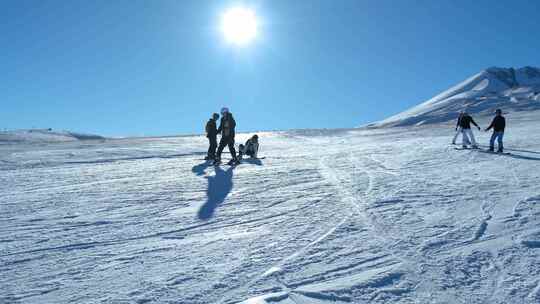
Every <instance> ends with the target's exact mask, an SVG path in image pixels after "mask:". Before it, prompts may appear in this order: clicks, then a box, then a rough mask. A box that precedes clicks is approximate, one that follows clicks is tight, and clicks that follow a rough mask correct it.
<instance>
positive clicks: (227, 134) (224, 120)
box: [214, 107, 239, 165]
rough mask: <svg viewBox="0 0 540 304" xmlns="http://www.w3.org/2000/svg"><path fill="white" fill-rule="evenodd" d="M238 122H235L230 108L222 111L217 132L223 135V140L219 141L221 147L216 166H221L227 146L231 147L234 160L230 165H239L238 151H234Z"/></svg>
mask: <svg viewBox="0 0 540 304" xmlns="http://www.w3.org/2000/svg"><path fill="white" fill-rule="evenodd" d="M235 128H236V121H234V118H233V115H232V114H231V112H230V111H229V108H226V107H224V108H222V109H221V121H220V123H219V128H218V130H217V132H218V134H221V140H220V141H219V147H218V150H217V152H216V158H215V161H214V164H216V165H219V164H220V163H221V153H222V152H223V149H224V148H225V146H228V147H229V152H231V156H232V159H231V160H230V161H229V164H230V165H233V164H238V163H239V161H238V158H237V157H236V150H235V149H234V136H235V130H234V129H235Z"/></svg>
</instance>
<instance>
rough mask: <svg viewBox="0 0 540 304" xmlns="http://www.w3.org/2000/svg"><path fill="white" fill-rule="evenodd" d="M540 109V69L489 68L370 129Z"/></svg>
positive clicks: (371, 125)
mask: <svg viewBox="0 0 540 304" xmlns="http://www.w3.org/2000/svg"><path fill="white" fill-rule="evenodd" d="M497 108H501V109H503V111H505V112H514V111H526V110H539V109H540V69H539V68H534V67H524V68H520V69H514V68H497V67H493V68H489V69H486V70H484V71H481V72H480V73H478V74H476V75H474V76H472V77H470V78H469V79H467V80H465V81H463V82H462V83H460V84H458V85H456V86H454V87H453V88H450V89H449V90H447V91H444V92H442V93H441V94H439V95H437V96H435V97H433V98H431V99H430V100H428V101H426V102H424V103H422V104H419V105H418V106H415V107H413V108H411V109H409V110H407V111H405V112H402V113H399V114H397V115H394V116H391V117H389V118H387V119H385V120H382V121H379V122H376V123H373V124H369V125H368V127H395V126H410V125H423V124H430V123H439V122H445V121H449V120H452V119H454V118H456V117H457V115H458V112H459V111H461V110H466V111H467V112H469V113H471V114H477V115H491V114H492V113H493V112H494V110H495V109H497Z"/></svg>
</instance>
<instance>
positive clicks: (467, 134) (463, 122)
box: [459, 112, 481, 149]
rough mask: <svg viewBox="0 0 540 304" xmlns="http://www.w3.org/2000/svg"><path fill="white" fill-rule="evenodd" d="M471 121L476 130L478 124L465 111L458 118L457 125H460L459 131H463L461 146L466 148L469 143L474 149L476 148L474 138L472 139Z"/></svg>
mask: <svg viewBox="0 0 540 304" xmlns="http://www.w3.org/2000/svg"><path fill="white" fill-rule="evenodd" d="M471 123H472V124H473V125H475V126H476V127H477V128H478V130H481V129H480V126H478V124H477V123H476V122H475V121H474V119H473V118H472V117H471V116H470V115H469V113H467V112H463V116H462V117H461V119H460V120H459V126H460V127H461V133H463V143H462V146H463V148H467V144H469V143H470V144H471V145H472V147H473V148H474V149H476V148H478V145H477V144H476V140H475V139H474V134H473V132H472V130H471Z"/></svg>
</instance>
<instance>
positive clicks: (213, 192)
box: [197, 166, 233, 221]
mask: <svg viewBox="0 0 540 304" xmlns="http://www.w3.org/2000/svg"><path fill="white" fill-rule="evenodd" d="M214 170H215V173H216V174H215V175H214V176H208V177H206V178H207V179H208V190H207V191H206V197H207V199H206V203H204V205H202V207H201V208H200V209H199V212H198V214H197V215H198V217H199V219H201V220H203V221H206V220H209V219H210V218H212V216H214V212H215V210H216V208H217V207H218V206H219V205H220V204H221V203H223V201H225V198H226V197H227V195H228V194H229V193H230V192H231V190H232V188H233V182H232V178H233V167H230V168H229V169H227V171H224V170H223V169H221V168H220V167H217V166H216V167H214Z"/></svg>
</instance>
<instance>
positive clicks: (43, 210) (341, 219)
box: [0, 116, 540, 304]
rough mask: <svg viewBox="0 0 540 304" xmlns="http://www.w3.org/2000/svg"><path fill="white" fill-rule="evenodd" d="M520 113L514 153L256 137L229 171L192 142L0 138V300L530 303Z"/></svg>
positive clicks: (534, 217) (368, 137)
mask: <svg viewBox="0 0 540 304" xmlns="http://www.w3.org/2000/svg"><path fill="white" fill-rule="evenodd" d="M531 121H533V120H531V119H530V117H529V116H524V118H523V120H522V122H520V120H519V116H518V117H512V124H511V126H512V128H511V129H510V130H511V132H508V134H507V136H506V138H505V141H506V146H507V147H510V148H512V147H515V149H516V150H521V151H515V152H514V151H513V152H512V153H513V154H514V155H513V156H514V157H507V156H504V155H491V154H486V153H477V151H470V150H466V151H456V150H454V149H453V148H452V147H451V146H449V145H448V141H449V140H450V139H451V137H452V135H453V134H452V133H453V132H452V130H451V129H449V130H448V129H445V128H444V127H435V128H433V127H430V128H410V129H406V128H402V129H388V130H367V131H366V130H306V131H290V132H275V133H271V132H269V133H264V134H260V135H261V154H263V155H264V156H266V159H263V160H259V161H246V162H245V163H244V164H241V165H240V166H238V167H236V168H234V169H232V168H230V167H228V166H222V167H221V168H214V167H213V166H208V165H207V164H205V163H204V162H203V161H202V160H200V159H199V158H202V156H201V154H200V151H204V150H205V148H206V140H205V138H203V137H178V138H152V139H126V140H113V141H105V142H95V143H84V144H83V143H73V142H69V143H57V144H40V145H0V150H1V151H0V152H1V153H0V187H1V188H0V191H1V193H2V195H1V199H0V208H1V217H2V218H1V221H0V272H1V273H2V274H3V275H2V276H1V277H0V286H2V288H0V290H1V293H0V303H189V304H191V303H222V304H232V303H250V304H254V303H259V304H265V303H282V304H290V303H296V304H300V303H318V304H322V303H325V304H326V303H538V301H540V292H539V290H540V287H539V286H540V283H539V281H538V277H539V276H540V264H539V263H538V260H539V258H540V256H539V255H540V228H538V227H539V224H540V217H539V215H540V176H539V175H538V172H540V170H539V169H540V162H539V161H537V160H535V159H536V158H535V155H536V154H537V152H539V153H540V135H538V134H537V132H530V130H532V129H534V128H535V127H538V126H540V124H538V123H534V122H531ZM245 138H247V135H239V139H238V141H239V142H241V141H243V140H245ZM478 140H479V141H481V142H485V141H486V140H487V136H486V135H483V134H478ZM527 151H528V152H527Z"/></svg>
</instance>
